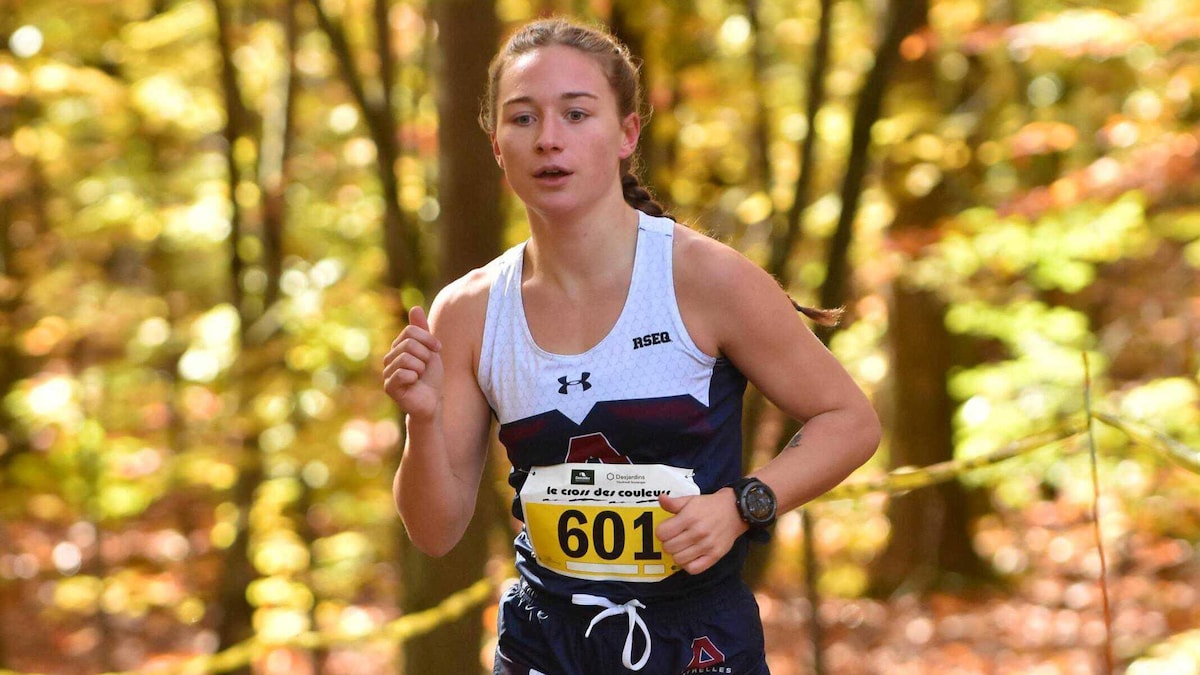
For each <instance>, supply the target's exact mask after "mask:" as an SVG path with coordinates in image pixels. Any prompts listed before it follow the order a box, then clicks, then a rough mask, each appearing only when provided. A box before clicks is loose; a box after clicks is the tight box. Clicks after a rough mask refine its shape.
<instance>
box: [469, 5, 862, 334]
mask: <svg viewBox="0 0 1200 675" xmlns="http://www.w3.org/2000/svg"><path fill="white" fill-rule="evenodd" d="M555 45H558V46H563V47H570V48H572V49H578V50H579V51H581V52H583V53H584V54H587V55H588V56H590V57H592V58H593V59H595V61H596V63H597V64H598V65H599V66H600V69H601V71H603V72H604V76H605V78H606V79H607V80H608V84H609V86H610V87H612V90H613V94H614V95H615V96H616V99H617V112H618V114H619V115H620V117H621V119H624V118H625V117H626V116H628V115H629V114H630V113H637V114H638V115H639V116H642V87H641V82H640V80H639V77H638V73H639V70H640V67H641V63H640V61H639V60H638V59H637V58H635V57H634V56H633V55H632V54H630V52H629V48H628V47H626V46H625V45H624V44H622V43H621V41H620V40H618V39H617V38H616V37H615V36H613V35H612V33H609V32H608V31H607V30H605V29H603V28H592V27H589V26H584V25H580V24H577V23H573V22H571V21H567V20H566V19H562V18H554V19H541V20H538V21H534V22H532V23H528V24H526V25H525V26H523V27H522V28H521V29H520V30H518V31H517V32H516V33H515V34H513V36H512V37H510V38H509V39H508V42H506V43H505V45H504V47H503V48H502V49H501V50H500V52H499V53H498V54H496V56H495V58H493V59H492V63H491V65H489V66H488V86H487V94H486V95H485V97H484V99H483V106H482V108H481V109H480V111H479V126H481V127H483V130H484V131H486V132H487V133H488V134H489V135H490V134H494V133H495V132H496V115H497V110H496V95H497V93H498V92H497V90H498V89H499V88H500V76H501V75H503V74H504V68H505V67H506V66H508V64H509V63H510V62H512V60H513V59H515V58H517V57H518V56H521V55H523V54H528V53H529V52H532V51H535V50H537V49H539V48H541V47H550V46H555ZM643 118H644V116H643ZM643 121H644V119H643ZM636 169H637V154H636V153H635V154H633V155H631V156H630V157H629V158H627V159H623V160H621V192H622V193H623V194H624V196H625V203H626V204H629V205H630V206H632V207H633V208H635V209H637V210H639V211H642V212H643V213H646V214H649V215H651V216H665V215H667V212H666V209H665V208H663V205H662V204H660V203H658V202H657V201H656V200H655V199H654V196H653V195H651V194H650V191H649V190H647V189H646V187H645V186H644V185H642V183H641V181H640V180H639V179H638V176H637V171H636ZM792 305H794V306H795V308H796V310H797V311H799V312H801V313H802V314H804V315H805V316H807V317H808V318H810V319H812V320H813V321H815V322H816V323H818V324H821V325H823V326H834V325H836V324H837V323H838V320H839V319H840V318H841V316H842V311H843V310H841V309H840V308H839V309H816V308H812V307H806V306H804V305H801V304H799V303H797V302H796V301H795V300H792Z"/></svg>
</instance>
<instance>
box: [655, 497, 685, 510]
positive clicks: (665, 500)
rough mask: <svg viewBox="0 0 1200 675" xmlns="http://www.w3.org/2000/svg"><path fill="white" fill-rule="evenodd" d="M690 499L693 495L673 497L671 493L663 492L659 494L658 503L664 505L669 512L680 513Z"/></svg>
mask: <svg viewBox="0 0 1200 675" xmlns="http://www.w3.org/2000/svg"><path fill="white" fill-rule="evenodd" d="M689 499H691V497H672V496H671V495H669V494H661V495H659V496H658V505H659V506H661V507H663V509H664V510H665V511H666V512H667V513H679V512H680V511H681V510H683V507H684V505H686V504H687V503H688V500H689Z"/></svg>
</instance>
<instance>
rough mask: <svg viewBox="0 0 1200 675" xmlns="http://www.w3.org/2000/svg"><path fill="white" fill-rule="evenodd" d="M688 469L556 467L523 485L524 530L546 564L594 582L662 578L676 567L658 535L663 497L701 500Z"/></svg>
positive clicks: (535, 472) (663, 515)
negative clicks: (660, 502)
mask: <svg viewBox="0 0 1200 675" xmlns="http://www.w3.org/2000/svg"><path fill="white" fill-rule="evenodd" d="M694 473H695V472H694V471H693V470H691V469H680V468H676V467H673V466H666V465H664V464H556V465H554V466H539V467H535V468H533V469H532V470H530V472H529V478H528V479H526V481H525V485H524V487H522V488H521V504H522V506H523V508H524V512H525V529H526V531H527V532H528V534H529V541H530V543H531V544H532V545H533V550H534V554H535V555H537V559H538V562H539V563H541V565H542V566H543V567H547V568H549V569H552V570H554V571H555V572H558V573H559V574H563V575H566V576H569V577H576V578H579V579H591V580H596V581H613V580H621V581H658V580H660V579H665V578H667V577H669V576H671V575H672V574H674V573H675V572H678V571H679V569H680V568H679V567H678V566H677V565H675V561H674V560H673V559H672V558H671V556H670V555H669V554H667V553H666V552H665V551H663V550H662V542H660V541H659V540H658V538H657V537H655V536H654V530H655V528H656V527H658V525H659V523H661V522H662V521H664V520H666V519H667V518H670V517H671V514H670V513H668V512H667V511H665V510H663V509H662V508H661V507H659V505H658V496H659V495H660V494H669V495H671V496H672V497H682V496H685V495H698V494H700V488H698V487H696V483H695V481H693V480H692V476H693V474H694Z"/></svg>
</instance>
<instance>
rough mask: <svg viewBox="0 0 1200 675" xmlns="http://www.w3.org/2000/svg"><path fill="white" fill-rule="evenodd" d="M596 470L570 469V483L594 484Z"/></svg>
mask: <svg viewBox="0 0 1200 675" xmlns="http://www.w3.org/2000/svg"><path fill="white" fill-rule="evenodd" d="M595 484H596V472H595V471H593V470H592V469H571V485H595Z"/></svg>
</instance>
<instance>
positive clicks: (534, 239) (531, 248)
mask: <svg viewBox="0 0 1200 675" xmlns="http://www.w3.org/2000/svg"><path fill="white" fill-rule="evenodd" d="M528 215H529V229H530V233H531V236H530V238H529V244H528V245H527V247H526V249H525V256H526V278H527V279H528V278H531V277H538V278H540V279H541V280H543V281H545V282H548V283H553V284H555V285H557V286H560V287H561V288H563V289H564V290H566V291H568V292H571V291H574V290H576V289H581V288H584V287H589V286H594V285H596V284H603V283H605V282H607V281H609V280H611V279H612V278H613V277H614V276H615V277H617V278H627V277H628V274H629V270H630V269H631V268H632V266H633V256H634V251H635V249H636V246H637V225H638V218H639V212H638V211H637V210H636V209H634V208H633V207H631V206H629V205H628V204H626V203H625V202H624V200H622V201H621V202H620V203H619V204H614V205H612V206H611V207H608V208H603V209H597V210H595V211H593V212H591V213H588V214H586V215H579V216H572V215H570V214H561V215H557V214H556V215H555V216H554V218H553V219H552V220H551V219H548V218H546V217H545V214H538V213H535V212H533V211H532V210H531V211H529V212H528Z"/></svg>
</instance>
